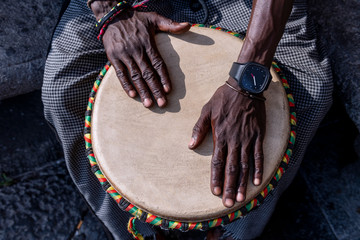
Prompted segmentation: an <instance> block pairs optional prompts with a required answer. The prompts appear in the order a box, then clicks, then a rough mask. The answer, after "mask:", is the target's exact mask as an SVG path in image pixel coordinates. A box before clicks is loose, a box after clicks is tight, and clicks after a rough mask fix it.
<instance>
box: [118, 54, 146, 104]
mask: <svg viewBox="0 0 360 240" xmlns="http://www.w3.org/2000/svg"><path fill="white" fill-rule="evenodd" d="M122 62H123V63H124V64H125V65H126V67H127V68H128V71H129V73H130V77H131V80H132V83H133V85H134V87H135V88H136V91H137V92H138V93H139V95H140V98H141V101H142V103H143V105H144V107H147V108H148V107H151V105H152V103H153V102H152V99H151V96H150V93H149V90H148V88H147V85H146V83H145V81H144V80H143V79H142V76H141V72H140V69H139V67H138V66H137V64H136V63H135V61H134V59H132V58H131V57H129V56H123V59H122Z"/></svg>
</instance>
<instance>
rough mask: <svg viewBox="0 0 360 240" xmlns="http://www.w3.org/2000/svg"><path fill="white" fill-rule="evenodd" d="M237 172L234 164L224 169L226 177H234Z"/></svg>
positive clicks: (236, 166)
mask: <svg viewBox="0 0 360 240" xmlns="http://www.w3.org/2000/svg"><path fill="white" fill-rule="evenodd" d="M238 172H239V166H238V165H236V164H229V166H228V167H227V169H226V173H227V174H228V175H236V174H237V173H238Z"/></svg>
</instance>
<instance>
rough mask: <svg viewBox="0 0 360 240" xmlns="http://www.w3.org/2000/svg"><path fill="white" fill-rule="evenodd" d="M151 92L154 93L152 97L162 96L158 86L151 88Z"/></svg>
mask: <svg viewBox="0 0 360 240" xmlns="http://www.w3.org/2000/svg"><path fill="white" fill-rule="evenodd" d="M151 92H152V94H153V95H154V97H161V96H162V92H161V90H160V89H158V88H153V89H152V91H151Z"/></svg>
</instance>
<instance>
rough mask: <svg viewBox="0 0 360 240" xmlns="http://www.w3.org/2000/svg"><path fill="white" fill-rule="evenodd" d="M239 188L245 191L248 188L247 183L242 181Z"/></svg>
mask: <svg viewBox="0 0 360 240" xmlns="http://www.w3.org/2000/svg"><path fill="white" fill-rule="evenodd" d="M239 187H240V188H242V189H245V188H246V187H247V181H241V182H240V184H239Z"/></svg>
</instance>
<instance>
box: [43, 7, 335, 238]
mask: <svg viewBox="0 0 360 240" xmlns="http://www.w3.org/2000/svg"><path fill="white" fill-rule="evenodd" d="M208 2H209V1H208ZM217 2H218V3H217ZM150 3H151V2H150ZM172 3H173V4H172V5H171V6H170V5H169V2H168V1H155V2H154V3H153V4H150V5H149V8H148V9H149V10H151V9H156V10H157V11H158V12H160V13H161V14H163V15H165V16H167V17H171V18H173V19H174V20H178V21H180V20H181V21H191V22H194V21H200V20H201V19H202V18H203V13H202V12H201V11H199V12H195V13H193V12H192V11H191V10H190V8H188V7H186V6H185V5H183V4H186V1H173V2H172ZM226 4H230V5H231V6H230V7H229V6H228V7H226ZM208 5H209V10H210V16H209V23H210V24H216V25H218V26H220V27H224V28H227V29H230V30H234V31H238V32H240V33H242V34H244V33H245V30H246V26H247V21H248V19H249V17H250V10H251V9H250V8H251V5H250V2H246V1H244V2H243V1H236V2H234V1H218V0H215V1H211V2H209V3H208ZM305 7H306V6H305V5H304V6H303V5H302V4H301V3H300V2H299V3H296V4H295V7H294V10H293V14H292V16H291V17H290V19H289V22H288V25H287V28H286V30H285V34H284V37H283V39H282V40H281V42H280V44H279V46H278V49H277V53H276V56H275V58H276V60H277V61H278V63H279V65H280V67H281V68H282V69H283V70H284V72H285V74H286V76H287V78H288V81H289V83H290V86H291V88H292V90H293V93H294V97H295V101H296V106H297V117H298V130H297V142H296V144H295V149H294V153H293V157H292V159H291V161H290V167H289V169H288V170H287V172H286V173H285V175H284V176H283V178H282V179H281V181H280V182H279V185H278V186H277V188H276V189H275V190H274V191H273V192H272V193H271V195H270V196H269V197H268V198H266V200H265V202H264V203H263V204H262V206H261V207H259V208H257V209H256V210H254V211H252V212H250V213H249V214H248V215H247V216H246V217H244V218H242V219H241V220H238V221H236V222H234V223H231V224H229V225H227V226H226V227H225V229H226V230H227V234H228V235H232V236H234V237H237V238H240V239H251V238H253V237H256V236H258V235H259V234H261V232H262V230H263V228H264V227H265V225H266V223H267V222H268V219H269V218H270V216H271V214H272V211H273V210H274V208H275V205H276V202H277V199H278V198H279V197H280V195H281V193H282V192H283V191H284V190H285V189H286V188H287V187H288V185H289V184H290V183H291V181H292V179H293V178H294V176H295V174H296V172H297V169H298V167H299V165H300V163H301V160H302V157H303V155H304V152H305V149H306V147H307V145H308V144H309V142H310V140H311V138H312V136H313V134H314V133H315V131H316V129H317V127H318V125H319V123H320V121H321V120H322V118H323V117H324V115H325V113H326V112H327V110H328V108H329V106H330V104H331V92H332V79H331V73H330V69H329V65H328V62H327V59H326V58H324V57H323V56H322V54H321V53H320V54H319V53H318V50H317V46H316V40H315V36H314V32H313V31H312V29H311V24H310V23H309V22H308V19H307V17H306V8H305ZM229 9H231V10H229ZM234 9H238V11H235V10H234ZM94 22H95V18H94V17H93V15H92V12H91V11H90V10H89V9H88V8H87V6H86V3H85V1H82V0H73V1H71V3H70V5H69V6H68V8H67V10H66V11H65V13H64V15H63V16H62V19H61V21H60V22H59V25H58V27H57V29H56V32H55V34H54V38H53V42H52V46H51V51H50V53H49V56H48V60H47V63H46V67H45V75H44V83H43V89H42V91H43V96H42V97H43V102H44V111H45V117H46V118H47V120H48V121H49V122H50V124H52V125H53V126H54V127H55V128H56V130H57V133H58V135H59V138H60V140H61V143H62V146H63V148H64V154H65V159H66V163H67V166H68V169H69V172H70V175H71V176H72V178H73V180H74V182H75V184H76V185H77V186H78V189H79V191H80V192H81V193H82V194H83V195H84V197H85V199H86V200H87V201H88V203H89V206H90V207H91V208H92V210H93V211H94V212H95V213H96V215H97V216H98V217H99V219H100V220H101V221H102V222H103V223H104V224H105V225H106V226H107V228H108V229H109V230H110V232H111V233H112V234H113V235H114V237H115V238H118V239H130V238H131V237H130V235H129V234H128V233H127V231H126V224H127V220H128V219H129V215H128V214H127V213H124V212H122V211H121V210H120V209H119V208H118V206H116V202H115V201H114V200H113V199H111V197H110V196H109V195H108V194H106V193H105V191H104V190H103V189H102V188H101V186H100V184H99V183H98V180H97V179H96V177H95V176H93V174H92V172H91V170H90V166H89V164H88V160H87V158H86V155H85V150H84V149H85V148H84V142H83V137H82V131H83V120H84V113H85V109H86V104H87V99H88V94H89V92H90V90H91V87H92V84H93V81H94V79H95V78H96V76H97V74H98V72H99V71H100V70H101V69H102V67H103V65H104V64H105V63H106V61H107V59H106V56H105V51H104V49H103V46H102V44H101V43H99V42H98V41H97V39H96V31H95V28H94ZM234 60H235V59H234ZM139 228H140V230H142V232H144V233H145V235H151V234H153V231H152V230H151V227H148V226H147V225H146V224H140V223H139Z"/></svg>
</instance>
